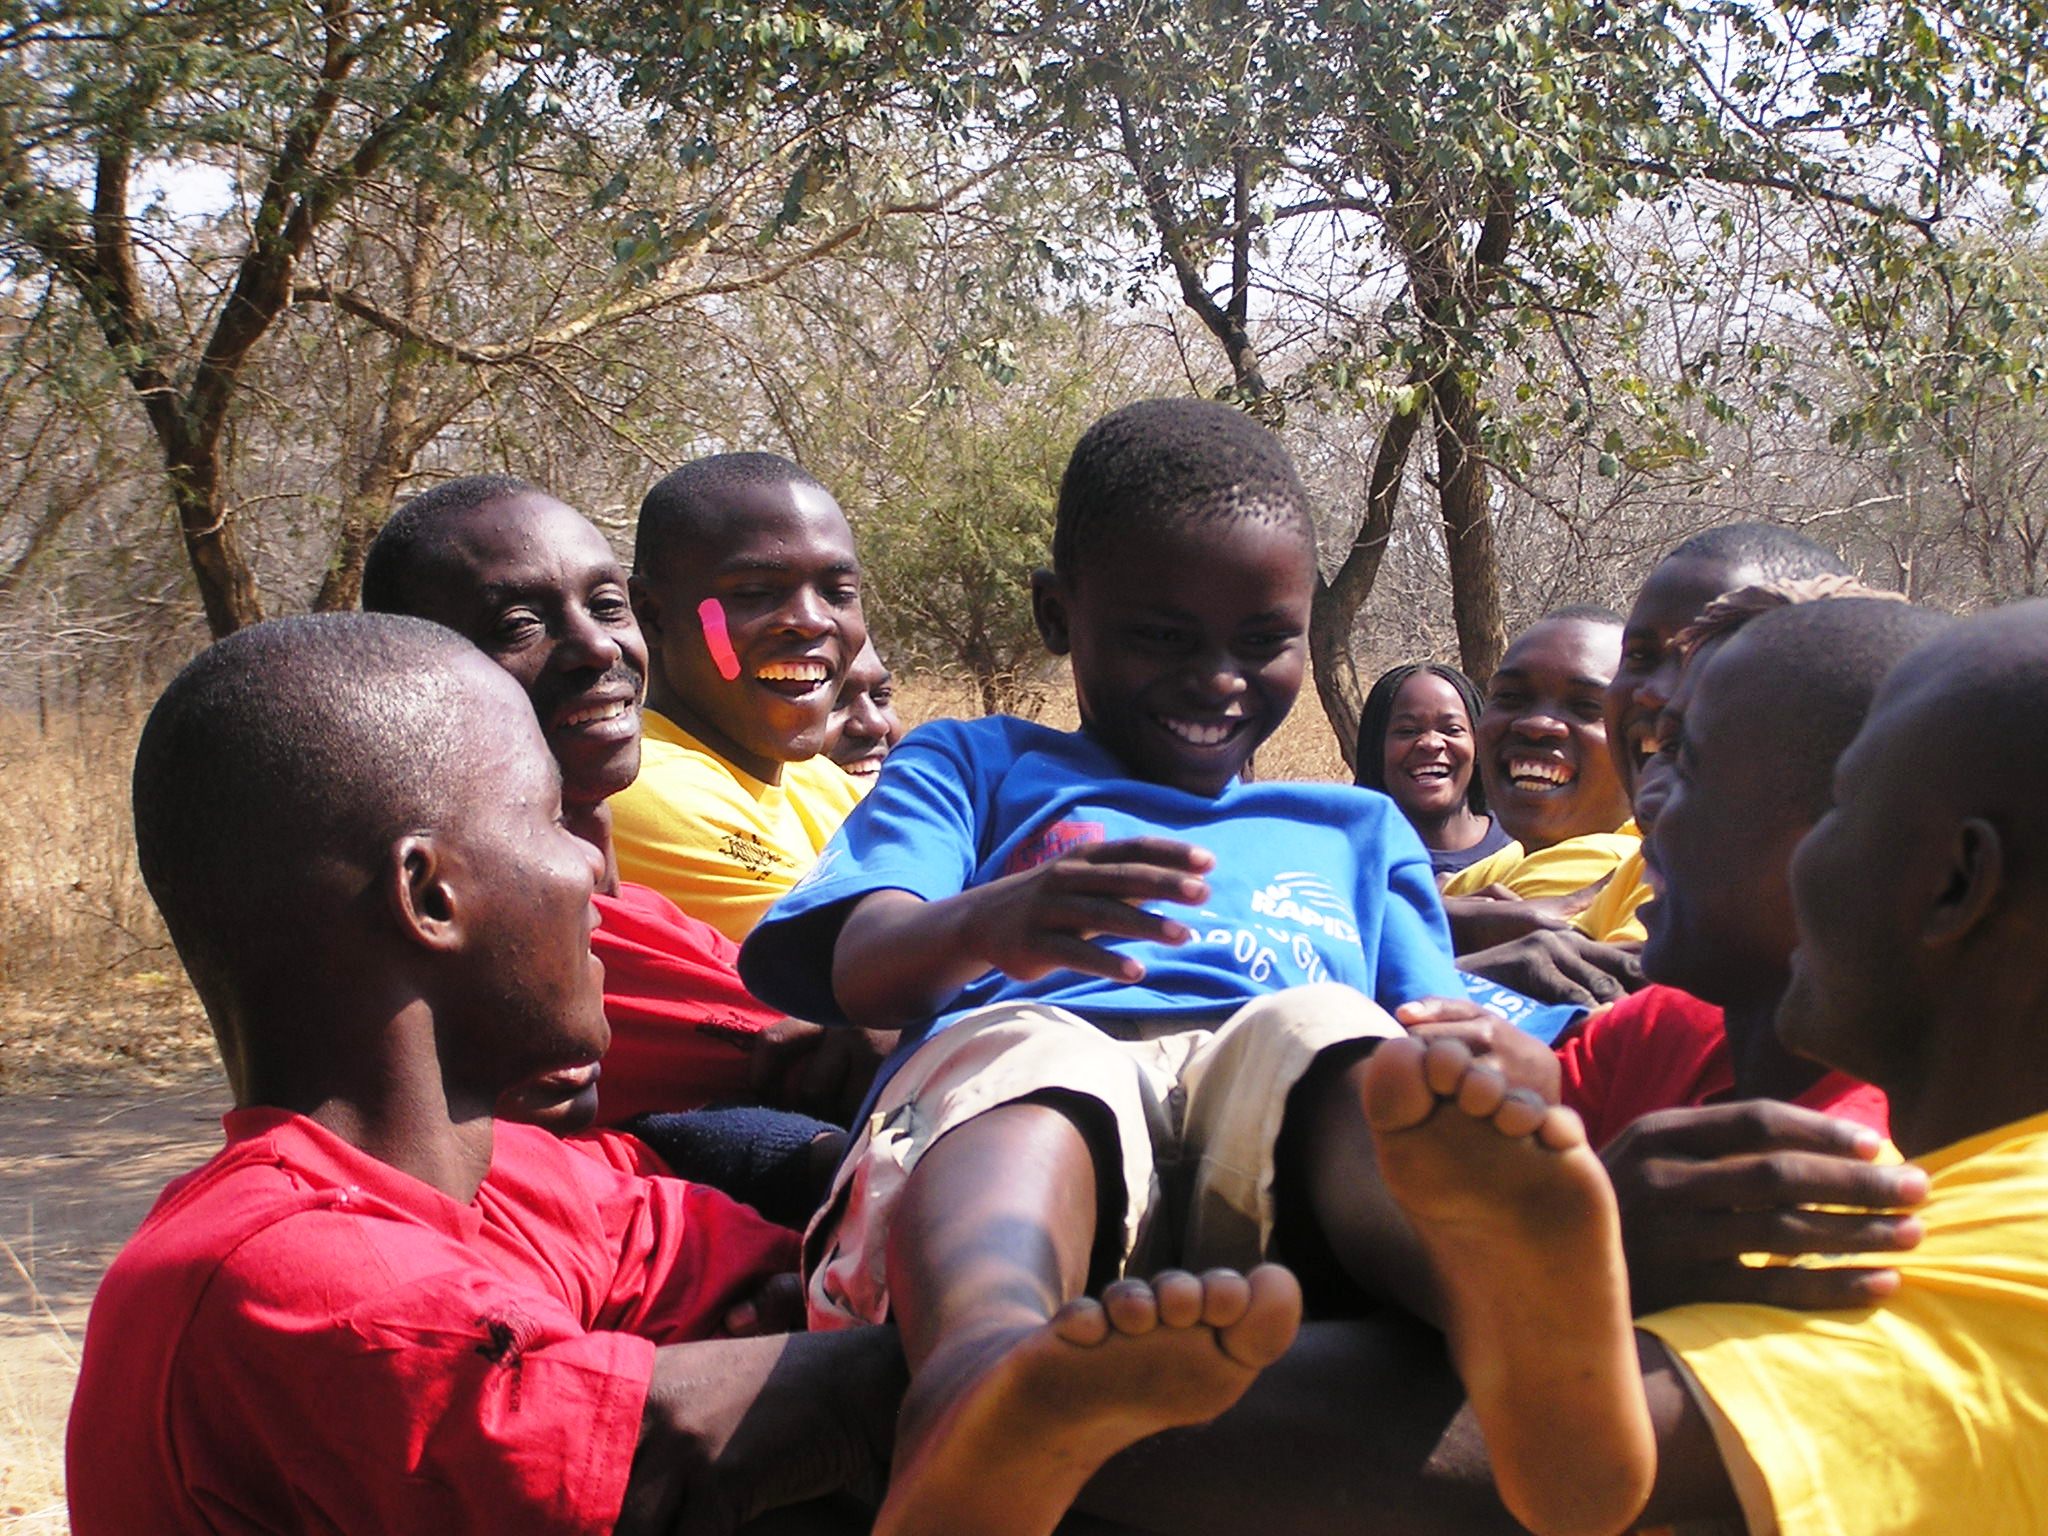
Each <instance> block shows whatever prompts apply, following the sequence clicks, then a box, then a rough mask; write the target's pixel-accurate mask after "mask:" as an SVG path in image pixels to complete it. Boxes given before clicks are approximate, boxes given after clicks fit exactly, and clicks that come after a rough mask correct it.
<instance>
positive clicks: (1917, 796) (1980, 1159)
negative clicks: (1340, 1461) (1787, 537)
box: [1366, 602, 2048, 1536]
mask: <svg viewBox="0 0 2048 1536" xmlns="http://www.w3.org/2000/svg"><path fill="white" fill-rule="evenodd" d="M1797 622H1799V612H1798V610H1790V611H1787V612H1786V613H1784V614H1782V615H1778V614H1771V615H1766V616H1764V617H1762V618H1760V619H1757V620H1756V621H1754V623H1753V624H1752V625H1751V626H1750V628H1749V629H1748V630H1746V631H1745V634H1748V633H1752V632H1758V631H1763V630H1766V629H1768V628H1770V627H1771V626H1772V625H1773V624H1777V625H1779V626H1783V625H1785V624H1788V623H1791V624H1796V623H1797ZM1732 643H1734V642H1731V644H1732ZM2043 761H2048V603H2042V602H2034V603H2028V604H2023V605H2018V606H2015V607H2011V608H2006V609H2001V610H1997V611H1995V612H1992V613H1990V614H1987V615H1984V616H1982V617H1980V618H1977V619H1975V620H1972V621H1970V622H1968V623H1966V624H1959V625H1955V626H1953V627H1951V628H1948V629H1946V630H1944V631H1943V632H1941V633H1940V634H1938V635H1937V636H1936V637H1935V638H1933V639H1932V640H1930V641H1928V642H1927V643H1925V644H1923V645H1922V646H1920V647H1919V648H1918V649H1917V650H1915V651H1914V652H1913V653H1912V654H1911V655H1910V656H1908V657H1907V659H1906V660H1905V661H1904V662H1902V663H1901V664H1900V665H1899V666H1898V667H1897V668H1896V669H1895V670H1894V671H1893V672H1892V673H1891V674H1890V676H1889V677H1888V678H1887V679H1886V682H1885V683H1884V685H1883V687H1882V688H1881V689H1880V691H1879V694H1878V697H1877V700H1876V702H1875V704H1874V705H1873V706H1872V708H1871V711H1870V714H1869V717H1868V720H1867V722H1866V724H1865V725H1864V727H1863V729H1862V731H1861V733H1860V734H1859V735H1858V737H1857V739H1856V741H1855V744H1854V745H1853V746H1851V747H1850V749H1849V750H1848V752H1847V753H1846V754H1844V756H1843V757H1842V759H1841V762H1840V764H1839V765H1838V768H1837V772H1836V780H1835V786H1836V787H1835V804H1834V807H1833V809H1832V810H1831V811H1830V812H1829V813H1828V814H1827V815H1826V816H1825V817H1824V818H1823V819H1822V820H1821V821H1820V823H1819V824H1818V825H1816V826H1815V827H1814V828H1813V829H1812V830H1811V831H1810V832H1809V833H1808V834H1807V836H1806V838H1805V839H1804V840H1803V841H1802V842H1801V844H1800V845H1799V848H1798V851H1797V854H1796V856H1795V858H1794V860H1793V878H1792V887H1793V902H1794V908H1795V911H1796V914H1797V920H1798V929H1799V935H1800V949H1799V951H1798V953H1797V955H1796V956H1795V959H1794V966H1793V978H1792V983H1791V986H1790V988H1789V989H1788V991H1787V993H1786V995H1785V998H1784V1000H1783V1002H1782V1004H1781V1005H1780V1008H1779V1011H1778V1016H1777V1029H1778V1033H1779V1035H1780V1037H1781V1038H1782V1039H1783V1041H1784V1043H1785V1044H1786V1046H1787V1047H1789V1048H1791V1049H1792V1050H1794V1051H1796V1052H1798V1053H1800V1054H1802V1055H1806V1056H1810V1057H1812V1058H1813V1059H1815V1060H1818V1061H1821V1062H1823V1063H1825V1064H1827V1065H1829V1066H1831V1067H1834V1068H1836V1069H1837V1070H1840V1071H1844V1072H1848V1073H1850V1074H1852V1075H1854V1076H1857V1077H1860V1078H1863V1079H1865V1080H1866V1081H1869V1082H1872V1083H1874V1084H1876V1085H1877V1086H1879V1087H1881V1088H1883V1089H1884V1090H1885V1091H1886V1093H1887V1094H1888V1095H1889V1096H1890V1100H1891V1112H1892V1127H1893V1134H1894V1137H1895V1138H1896V1140H1897V1142H1898V1144H1899V1146H1900V1148H1901V1149H1902V1150H1903V1151H1904V1152H1905V1153H1906V1154H1908V1155H1909V1156H1913V1157H1915V1158H1917V1159H1918V1160H1919V1162H1918V1168H1919V1170H1920V1172H1921V1173H1922V1174H1924V1175H1925V1176H1926V1178H1927V1196H1926V1199H1925V1201H1924V1203H1920V1204H1919V1205H1918V1206H1917V1209H1916V1215H1917V1216H1918V1218H1919V1222H1920V1224H1921V1226H1922V1228H1923V1235H1922V1236H1921V1240H1920V1242H1919V1243H1918V1245H1917V1246H1916V1247H1915V1248H1914V1249H1912V1251H1910V1252H1907V1253H1902V1254H1900V1255H1899V1256H1898V1257H1897V1258H1896V1259H1895V1260H1893V1261H1891V1263H1890V1268H1891V1269H1892V1271H1893V1272H1894V1274H1895V1276H1896V1279H1895V1280H1894V1281H1893V1282H1891V1283H1890V1285H1889V1286H1888V1287H1887V1289H1886V1291H1883V1292H1880V1293H1879V1294H1880V1295H1882V1298H1883V1299H1882V1300H1880V1301H1879V1302H1878V1303H1877V1304H1876V1305H1875V1306H1873V1307H1867V1308H1858V1309H1855V1310H1852V1311H1836V1312H1813V1313H1796V1312H1789V1311H1785V1310H1782V1309H1778V1308H1772V1307H1762V1306H1754V1305H1735V1304H1704V1305H1696V1306H1687V1307H1680V1308H1675V1309H1673V1310H1671V1311H1668V1312H1663V1313H1659V1314H1656V1315H1654V1316H1652V1317H1649V1318H1646V1319H1645V1320H1644V1321H1643V1323H1642V1325H1641V1331H1640V1333H1639V1334H1637V1333H1634V1332H1633V1331H1632V1330H1631V1327H1630V1324H1629V1320H1628V1312H1627V1290H1626V1284H1625V1281H1624V1280H1623V1265H1622V1256H1621V1251H1620V1245H1619V1242H1618V1240H1617V1235H1616V1231H1615V1227H1614V1222H1613V1213H1614V1205H1613V1193H1612V1190H1611V1188H1610V1187H1609V1186H1608V1184H1607V1181H1606V1179H1605V1176H1604V1174H1603V1173H1602V1171H1601V1169H1600V1165H1599V1163H1598V1161H1597V1159H1595V1158H1594V1157H1593V1156H1592V1154H1591V1153H1590V1151H1588V1150H1587V1148H1586V1146H1585V1143H1584V1136H1583V1131H1582V1130H1581V1128H1580V1127H1579V1126H1578V1124H1577V1121H1576V1119H1575V1117H1571V1116H1569V1115H1568V1114H1566V1113H1565V1112H1563V1111H1559V1110H1554V1109H1553V1110H1545V1109H1544V1108H1543V1106H1542V1105H1541V1104H1540V1103H1532V1102H1530V1101H1527V1100H1525V1099H1522V1098H1519V1097H1516V1096H1514V1095H1508V1096H1507V1097H1506V1098H1504V1097H1503V1092H1501V1091H1496V1090H1504V1089H1505V1084H1504V1082H1503V1081H1502V1079H1501V1078H1500V1076H1499V1074H1498V1073H1495V1072H1493V1071H1491V1069H1490V1068H1489V1067H1487V1066H1486V1065H1484V1064H1482V1063H1474V1062H1472V1061H1471V1060H1470V1058H1469V1057H1464V1059H1462V1060H1461V1059H1459V1057H1460V1056H1461V1055H1462V1053H1463V1047H1462V1046H1448V1045H1445V1044H1443V1043H1437V1044H1432V1045H1428V1046H1425V1045H1424V1044H1423V1043H1421V1042H1419V1041H1416V1042H1407V1041H1403V1042H1395V1043H1393V1044H1391V1045H1389V1046H1384V1047H1382V1048H1381V1051H1380V1053H1379V1054H1378V1056H1376V1057H1375V1060H1374V1063H1373V1066H1372V1069H1371V1078H1370V1080H1369V1082H1368V1084H1367V1088H1366V1091H1367V1093H1368V1096H1369V1098H1370V1099H1371V1100H1373V1103H1374V1121H1375V1125H1376V1127H1377V1129H1378V1130H1379V1133H1380V1136H1379V1148H1380V1156H1381V1160H1382V1165H1383V1168H1384V1169H1385V1171H1386V1174H1387V1180H1388V1184H1389V1187H1390V1189H1391V1190H1392V1191H1393V1193H1394V1194H1395V1196H1396V1198H1397V1199H1399V1200H1400V1201H1401V1202H1402V1204H1403V1206H1404V1207H1405V1208H1406V1210H1407V1212H1408V1214H1409V1216H1410V1218H1411V1219H1412V1220H1413V1221H1414V1222H1415V1224H1416V1226H1417V1229H1418V1231H1419V1233H1420V1235H1421V1236H1422V1238H1423V1240H1424V1243H1425V1245H1426V1246H1428V1247H1429V1248H1430V1250H1431V1255H1432V1259H1433V1261H1434V1263H1435V1266H1436V1270H1437V1273H1438V1275H1439V1278H1440V1280H1441V1282H1442V1284H1443V1287H1444V1295H1445V1298H1446V1313H1447V1318H1446V1325H1447V1326H1446V1332H1447V1337H1448V1339H1449V1341H1450V1345H1451V1352H1452V1355H1453V1358H1454V1359H1455V1360H1457V1361H1458V1362H1460V1364H1461V1367H1463V1369H1462V1374H1463V1375H1464V1377H1465V1380H1466V1385H1467V1387H1468V1389H1469V1390H1470V1392H1471V1395H1472V1403H1471V1411H1472V1414H1473V1417H1474V1419H1475V1420H1476V1422H1477V1425H1478V1427H1479V1429H1480V1431H1481V1433H1482V1435H1483V1436H1484V1438H1485V1441H1486V1445H1487V1451H1488V1456H1489V1459H1490V1462H1491V1466H1492V1470H1493V1474H1494V1476H1495V1478H1496V1479H1497V1481H1498V1484H1499V1487H1500V1489H1501V1492H1502V1494H1503V1497H1504V1498H1505V1499H1506V1501H1507V1503H1508V1504H1509V1506H1510V1508H1512V1509H1513V1510H1514V1511H1515V1513H1516V1514H1517V1515H1518V1516H1519V1517H1520V1518H1521V1519H1522V1520H1523V1521H1524V1522H1525V1523H1526V1524H1529V1525H1530V1526H1531V1527H1532V1528H1534V1529H1536V1530H1538V1531H1543V1530H1549V1529H1563V1528H1584V1529H1620V1528H1622V1527H1624V1526H1627V1525H1629V1524H1630V1522H1632V1521H1636V1522H1641V1523H1645V1524H1651V1523H1657V1522H1671V1521H1697V1520H1718V1521H1722V1522H1724V1523H1725V1524H1727V1525H1728V1526H1729V1528H1733V1529H1738V1530H1745V1529H1746V1530H1747V1531H1748V1532H1749V1533H1751V1536H1758V1533H1762V1532H1781V1533H1783V1536H1953V1533H1957V1532H1968V1533H1970V1536H2038V1533H2039V1532H2041V1531H2043V1530H2048V1045H2044V1038H2048V1036H2044V1023H2048V947H2044V942H2043V934H2044V932H2048V806H2044V805H2043V802H2042V798H2041V796H2040V794H2039V791H2038V783H2037V778H2038V772H2039V764H2040V763H2041V762H2043ZM1930 765H1938V768H1939V771H1938V772H1930V771H1929V769H1930ZM1532 1212H1534V1213H1536V1217H1537V1219H1532V1216H1531V1213H1532ZM1828 1219H1829V1218H1828V1217H1826V1216H1824V1215H1823V1214H1821V1213H1818V1212H1817V1213H1816V1214H1815V1220H1816V1222H1820V1221H1825V1220H1828ZM1887 1292H1888V1293H1887Z"/></svg>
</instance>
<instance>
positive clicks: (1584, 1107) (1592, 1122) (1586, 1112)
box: [1557, 998, 1633, 1147]
mask: <svg viewBox="0 0 2048 1536" xmlns="http://www.w3.org/2000/svg"><path fill="white" fill-rule="evenodd" d="M1632 1001H1633V998H1623V999H1622V1000H1621V1002H1619V1003H1616V1004H1614V1005H1612V1006H1611V1007H1607V1008H1603V1009H1601V1010H1600V1011H1599V1012H1598V1013H1595V1014H1593V1015H1592V1016H1591V1017H1589V1018H1587V1019H1586V1020H1585V1021H1584V1022H1583V1023H1581V1024H1580V1025H1579V1027H1578V1028H1577V1029H1575V1030H1573V1031H1572V1032H1571V1033H1570V1034H1569V1035H1567V1036H1566V1037H1565V1038H1564V1040H1563V1041H1561V1042H1560V1043H1559V1045H1558V1047H1557V1070H1558V1082H1559V1091H1558V1102H1559V1103H1560V1104H1563V1105H1564V1106H1565V1107H1566V1108H1568V1109H1572V1110H1576V1111H1577V1112H1578V1116H1579V1118H1580V1119H1581V1120H1583V1121H1585V1122H1586V1139H1587V1140H1588V1141H1590V1142H1591V1143H1592V1144H1593V1145H1594V1146H1595V1147H1599V1146H1603V1145H1605V1143H1606V1142H1607V1139H1608V1135H1609V1134H1610V1133H1609V1132H1608V1131H1607V1117H1606V1114H1605V1109H1606V1104H1607V1089H1608V1062H1607V1053H1606V1051H1605V1050H1604V1049H1603V1047H1604V1046H1605V1044H1606V1041H1607V1039H1608V1033H1609V1031H1608V1026H1607V1021H1608V1019H1609V1017H1610V1016H1611V1015H1613V1013H1614V1012H1615V1011H1616V1009H1619V1008H1625V1007H1627V1006H1628V1004H1629V1003H1630V1002H1632ZM1625 1022H1626V1020H1625V1019H1624V1024H1625Z"/></svg>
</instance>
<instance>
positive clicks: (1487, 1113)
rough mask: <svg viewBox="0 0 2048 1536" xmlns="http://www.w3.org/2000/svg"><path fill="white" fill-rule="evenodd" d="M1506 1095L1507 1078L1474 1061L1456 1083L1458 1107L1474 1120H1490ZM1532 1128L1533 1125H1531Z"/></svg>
mask: <svg viewBox="0 0 2048 1536" xmlns="http://www.w3.org/2000/svg"><path fill="white" fill-rule="evenodd" d="M1507 1096H1508V1080H1507V1079H1506V1078H1504V1077H1502V1076H1501V1075H1500V1074H1499V1073H1498V1072H1496V1071H1494V1070H1493V1068H1491V1067H1484V1066H1481V1065H1479V1063H1477V1062H1474V1063H1472V1064H1471V1065H1470V1066H1469V1067H1467V1068H1466V1069H1465V1075H1464V1077H1463V1078H1462V1079H1461V1080H1460V1081H1459V1083H1458V1108H1460V1109H1462V1110H1463V1111H1464V1112H1465V1113H1466V1114H1468V1115H1470V1116H1471V1117H1472V1118H1473V1119H1474V1120H1490V1119H1492V1118H1493V1114H1494V1111H1496V1110H1498V1109H1499V1108H1500V1107H1501V1104H1502V1102H1503V1101H1504V1100H1506V1098H1507ZM1531 1129H1534V1127H1531Z"/></svg>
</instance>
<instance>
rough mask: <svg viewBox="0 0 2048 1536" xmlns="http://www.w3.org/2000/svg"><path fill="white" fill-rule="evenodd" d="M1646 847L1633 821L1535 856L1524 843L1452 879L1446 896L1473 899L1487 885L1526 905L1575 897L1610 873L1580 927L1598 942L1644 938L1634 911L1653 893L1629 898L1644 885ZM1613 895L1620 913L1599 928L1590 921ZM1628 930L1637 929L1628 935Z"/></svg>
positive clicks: (1573, 839)
mask: <svg viewBox="0 0 2048 1536" xmlns="http://www.w3.org/2000/svg"><path fill="white" fill-rule="evenodd" d="M1642 845H1643V839H1642V834H1641V833H1639V832H1637V831H1636V824H1635V823H1634V822H1633V821H1625V822H1623V823H1622V824H1621V826H1620V828H1619V829H1618V830H1616V831H1613V832H1588V833H1586V834H1585V835H1584V836H1583V837H1568V838H1566V839H1565V840H1564V841H1563V842H1561V843H1553V844H1552V845H1551V846H1550V847H1548V848H1542V849H1538V850H1537V851H1536V852H1535V853H1524V852H1523V851H1522V845H1521V844H1520V843H1509V844H1508V845H1507V847H1505V848H1502V849H1500V850H1499V851H1498V852H1496V853H1492V854H1489V855H1487V857H1485V858H1483V859H1481V860H1480V861H1479V862H1478V863H1477V864H1467V865H1466V866H1465V867H1464V868H1463V869H1461V870H1459V871H1458V872H1457V873H1456V874H1455V875H1453V876H1451V878H1450V879H1449V880H1447V881H1446V882H1445V883H1444V894H1445V895H1446V896H1472V895H1476V894H1477V893H1478V892H1480V891H1483V890H1485V889H1486V887H1488V886H1489V885H1504V886H1506V887H1507V888H1508V889H1509V890H1511V891H1513V892H1514V893H1515V894H1516V895H1517V896H1519V897H1521V898H1522V899H1523V900H1524V901H1537V900H1541V899H1543V898H1546V897H1552V896H1570V895H1573V894H1575V893H1577V892H1579V891H1583V890H1584V889H1585V888H1586V887H1587V886H1589V885H1591V884H1592V883H1593V882H1594V881H1595V880H1598V879H1600V878H1602V877H1603V876H1605V875H1607V874H1610V873H1612V874H1613V875H1614V878H1613V879H1612V880H1610V881H1608V882H1607V885H1606V887H1605V888H1604V889H1602V891H1601V892H1600V895H1599V896H1597V897H1595V898H1594V904H1593V905H1592V906H1591V907H1588V908H1587V909H1586V911H1585V912H1584V913H1582V914H1581V915H1580V918H1579V922H1578V926H1579V928H1580V929H1581V931H1583V932H1584V933H1586V934H1588V935H1590V936H1591V937H1593V938H1596V939H1604V940H1609V941H1612V940H1616V939H1629V938H1633V939H1640V938H1641V937H1642V936H1643V930H1642V926H1641V924H1639V923H1636V921H1635V910H1636V908H1637V907H1639V906H1641V905H1642V904H1643V903H1644V902H1646V901H1648V900H1649V899H1650V892H1649V890H1648V889H1647V888H1644V889H1642V891H1641V894H1640V895H1636V896H1635V899H1634V900H1633V901H1628V900H1626V899H1625V898H1626V897H1627V896H1628V895H1630V894H1633V892H1634V889H1635V888H1636V887H1640V886H1642V867H1643V866H1642V857H1641V856H1642ZM1631 875H1632V876H1633V878H1632V880H1631V884H1630V886H1629V887H1625V888H1624V889H1623V891H1622V892H1615V887H1616V886H1618V885H1620V884H1621V882H1622V880H1623V879H1624V878H1625V877H1629V876H1631ZM1610 893H1614V895H1615V903H1614V911H1615V913H1616V915H1615V916H1614V917H1613V918H1612V919H1611V920H1610V927H1609V928H1595V927H1593V926H1591V925H1590V924H1588V922H1587V921H1586V919H1587V918H1588V917H1590V916H1591V915H1592V914H1593V913H1595V912H1599V911H1601V901H1602V899H1603V898H1605V897H1607V896H1608V895H1609V894H1610ZM1630 928H1633V930H1634V931H1633V932H1630V931H1628V930H1629V929H1630Z"/></svg>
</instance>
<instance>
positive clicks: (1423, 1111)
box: [1364, 1039, 1436, 1131]
mask: <svg viewBox="0 0 2048 1536" xmlns="http://www.w3.org/2000/svg"><path fill="white" fill-rule="evenodd" d="M1423 1061H1424V1047H1423V1044H1422V1042H1421V1041H1420V1040H1412V1039H1400V1040H1388V1041H1385V1042H1383V1043H1382V1044H1381V1045H1380V1047H1379V1049H1377V1050H1375V1051H1374V1052H1373V1053H1372V1056H1371V1057H1370V1059H1368V1060H1367V1062H1366V1064H1365V1085H1364V1091H1365V1118H1366V1120H1367V1122H1368V1123H1370V1124H1371V1125H1372V1127H1373V1128H1374V1129H1375V1130H1380V1131H1406V1130H1412V1129H1414V1128H1415V1127H1416V1126H1418V1125H1420V1124H1422V1122H1423V1121H1425V1120H1427V1119H1428V1118H1429V1117H1430V1115H1431V1113H1432V1112H1433V1111H1434V1110H1435V1109H1436V1094H1435V1093H1434V1092H1432V1091H1431V1089H1430V1086H1429V1081H1428V1079H1427V1078H1426V1077H1425V1076H1424V1073H1423Z"/></svg>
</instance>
